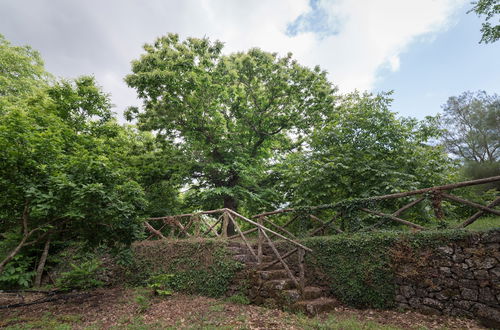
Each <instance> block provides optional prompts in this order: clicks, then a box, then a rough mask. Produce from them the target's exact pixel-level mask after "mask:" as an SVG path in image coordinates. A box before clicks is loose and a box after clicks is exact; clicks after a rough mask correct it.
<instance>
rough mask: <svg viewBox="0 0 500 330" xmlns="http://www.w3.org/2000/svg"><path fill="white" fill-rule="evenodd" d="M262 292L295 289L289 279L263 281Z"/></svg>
mask: <svg viewBox="0 0 500 330" xmlns="http://www.w3.org/2000/svg"><path fill="white" fill-rule="evenodd" d="M262 287H263V289H264V290H289V289H293V288H295V283H293V281H292V280H291V279H289V278H284V279H279V280H269V281H265V282H264V283H263V285H262Z"/></svg>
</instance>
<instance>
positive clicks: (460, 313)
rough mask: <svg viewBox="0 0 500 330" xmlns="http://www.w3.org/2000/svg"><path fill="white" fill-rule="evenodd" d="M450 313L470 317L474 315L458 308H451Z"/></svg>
mask: <svg viewBox="0 0 500 330" xmlns="http://www.w3.org/2000/svg"><path fill="white" fill-rule="evenodd" d="M450 314H451V315H453V316H467V317H470V318H472V317H474V314H472V313H471V312H468V311H466V310H463V309H460V308H452V310H451V312H450Z"/></svg>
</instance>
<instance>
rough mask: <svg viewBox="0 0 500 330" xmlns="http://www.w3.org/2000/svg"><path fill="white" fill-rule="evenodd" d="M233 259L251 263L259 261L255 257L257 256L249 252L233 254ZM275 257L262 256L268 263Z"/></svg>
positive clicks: (264, 261)
mask: <svg viewBox="0 0 500 330" xmlns="http://www.w3.org/2000/svg"><path fill="white" fill-rule="evenodd" d="M233 259H234V260H236V261H239V262H243V263H245V264H249V263H255V262H257V260H256V259H255V257H254V256H253V255H252V254H250V253H248V254H246V253H245V254H236V255H233ZM273 260H274V259H273V258H272V257H270V256H262V262H263V263H266V262H271V261H273Z"/></svg>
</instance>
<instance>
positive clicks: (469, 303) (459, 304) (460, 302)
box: [453, 300, 474, 311]
mask: <svg viewBox="0 0 500 330" xmlns="http://www.w3.org/2000/svg"><path fill="white" fill-rule="evenodd" d="M453 305H455V306H456V307H458V308H460V309H464V310H467V311H468V310H469V309H470V308H471V307H472V305H474V303H473V302H472V301H467V300H457V301H455V302H454V303H453Z"/></svg>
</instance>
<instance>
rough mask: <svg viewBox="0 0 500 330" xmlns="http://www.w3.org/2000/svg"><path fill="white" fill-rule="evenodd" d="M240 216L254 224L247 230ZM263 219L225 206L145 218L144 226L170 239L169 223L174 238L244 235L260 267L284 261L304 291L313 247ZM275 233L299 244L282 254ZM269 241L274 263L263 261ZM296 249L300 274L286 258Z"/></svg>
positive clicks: (152, 233) (292, 278)
mask: <svg viewBox="0 0 500 330" xmlns="http://www.w3.org/2000/svg"><path fill="white" fill-rule="evenodd" d="M237 220H240V221H242V222H243V223H246V224H247V226H252V227H253V228H252V229H250V230H247V231H245V232H243V231H242V230H241V227H240V225H239V224H238V221H237ZM261 220H262V219H259V220H258V221H257V222H256V221H253V220H251V219H248V218H246V217H245V216H243V215H241V214H239V213H237V212H235V211H233V210H231V209H227V208H224V209H218V210H211V211H201V212H197V213H189V214H180V215H174V216H165V217H157V218H149V219H148V220H147V221H145V222H144V226H145V227H146V229H147V230H148V231H149V232H150V233H151V235H150V236H149V237H148V238H147V239H151V238H153V237H156V238H158V239H167V237H165V235H163V233H162V232H161V231H162V230H163V229H164V228H165V227H166V226H169V227H170V228H169V229H170V230H169V236H170V237H171V238H179V237H217V238H226V239H235V238H238V237H239V238H241V240H242V241H243V243H244V244H245V246H246V247H247V249H248V250H249V252H250V254H251V255H252V256H253V258H254V259H255V261H256V262H257V265H258V267H259V268H260V269H262V270H265V269H268V268H270V267H271V266H273V265H275V264H277V263H281V264H282V266H283V268H284V269H285V271H286V273H287V274H288V277H289V278H290V279H291V280H292V281H293V283H294V285H295V286H296V287H297V288H298V289H299V290H300V292H303V290H304V288H305V262H304V257H305V254H306V252H312V250H311V249H310V248H308V247H306V246H304V245H302V244H300V243H298V242H297V241H295V240H294V239H293V237H294V235H293V234H291V233H289V232H287V231H286V230H284V232H285V234H289V235H290V237H292V238H290V237H287V236H285V235H283V234H280V233H278V232H276V231H274V230H272V229H269V228H267V227H266V226H264V225H263V223H262V221H261ZM153 221H154V222H160V227H159V228H158V229H156V228H154V226H152V225H151V223H150V222H153ZM183 223H184V224H183ZM229 223H232V224H233V226H234V229H235V230H236V232H237V234H235V235H232V236H228V227H229ZM267 223H268V224H271V225H273V226H274V227H276V228H278V229H281V227H280V226H277V225H274V224H272V223H270V222H267ZM203 226H205V228H204V229H205V230H202V227H203ZM282 231H283V230H282ZM252 232H258V238H257V251H255V250H254V248H253V247H252V244H251V241H250V240H249V238H248V237H247V236H246V235H248V234H249V233H252ZM274 236H277V237H279V238H280V239H282V240H285V241H288V242H289V243H291V244H292V246H294V247H295V248H294V249H293V250H292V251H290V252H287V253H285V254H284V255H281V254H280V252H279V251H278V249H277V248H276V245H275V244H274V242H273V241H272V239H271V237H274ZM265 242H267V244H268V246H269V247H270V248H271V250H272V251H273V253H274V255H275V256H276V260H274V261H272V262H270V263H263V248H264V245H265ZM294 253H298V265H299V275H298V278H297V277H296V276H295V275H294V273H293V272H292V271H291V270H290V267H289V266H288V264H287V263H286V261H285V258H288V257H289V256H291V255H292V254H294Z"/></svg>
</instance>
